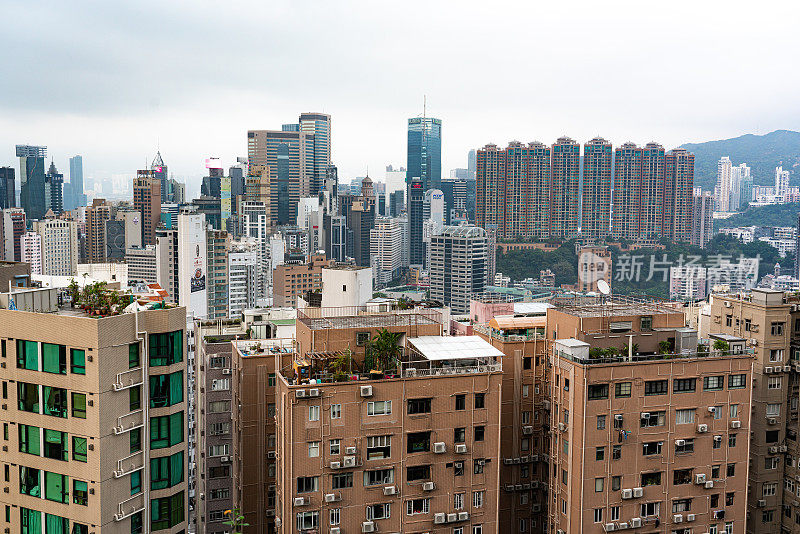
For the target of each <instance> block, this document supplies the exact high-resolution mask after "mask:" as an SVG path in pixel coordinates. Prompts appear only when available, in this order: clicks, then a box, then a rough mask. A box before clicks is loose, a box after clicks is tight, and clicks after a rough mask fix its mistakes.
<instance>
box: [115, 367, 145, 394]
mask: <svg viewBox="0 0 800 534" xmlns="http://www.w3.org/2000/svg"><path fill="white" fill-rule="evenodd" d="M143 382H144V370H143V369H142V368H141V367H137V368H136V369H129V370H128V371H123V372H121V373H117V379H116V380H115V381H114V384H113V386H114V391H122V390H123V389H128V388H132V387H134V386H139V385H141V384H142V383H143Z"/></svg>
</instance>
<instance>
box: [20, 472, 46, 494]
mask: <svg viewBox="0 0 800 534" xmlns="http://www.w3.org/2000/svg"><path fill="white" fill-rule="evenodd" d="M19 492H20V493H21V494H23V495H30V496H31V497H41V496H42V472H41V471H40V470H39V469H34V468H33V467H25V466H24V465H21V466H19Z"/></svg>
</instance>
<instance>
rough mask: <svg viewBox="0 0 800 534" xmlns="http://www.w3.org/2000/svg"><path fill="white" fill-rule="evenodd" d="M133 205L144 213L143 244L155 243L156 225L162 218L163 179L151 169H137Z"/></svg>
mask: <svg viewBox="0 0 800 534" xmlns="http://www.w3.org/2000/svg"><path fill="white" fill-rule="evenodd" d="M133 207H134V208H135V209H136V211H138V212H139V213H140V214H141V215H142V245H155V244H156V227H157V226H158V223H159V221H160V220H161V181H160V180H158V179H157V178H155V177H154V176H153V171H151V170H149V169H145V170H138V171H136V178H135V179H134V181H133Z"/></svg>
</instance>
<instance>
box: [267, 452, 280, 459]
mask: <svg viewBox="0 0 800 534" xmlns="http://www.w3.org/2000/svg"><path fill="white" fill-rule="evenodd" d="M277 457H278V453H277V452H275V451H269V452H268V453H267V458H268V459H270V460H274V459H275V458H277Z"/></svg>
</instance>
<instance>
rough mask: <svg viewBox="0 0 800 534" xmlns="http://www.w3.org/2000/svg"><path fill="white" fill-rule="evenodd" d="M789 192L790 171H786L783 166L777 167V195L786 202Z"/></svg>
mask: <svg viewBox="0 0 800 534" xmlns="http://www.w3.org/2000/svg"><path fill="white" fill-rule="evenodd" d="M787 193H789V171H784V170H783V167H775V196H776V197H778V198H779V199H781V201H782V202H785V201H786V200H785V197H786V195H787Z"/></svg>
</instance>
